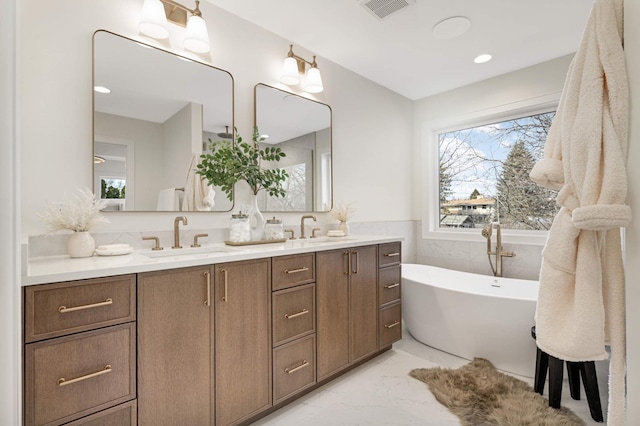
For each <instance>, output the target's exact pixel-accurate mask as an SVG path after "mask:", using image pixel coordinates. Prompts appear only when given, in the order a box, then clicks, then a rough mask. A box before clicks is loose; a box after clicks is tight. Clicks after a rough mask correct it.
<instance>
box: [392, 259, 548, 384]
mask: <svg viewBox="0 0 640 426" xmlns="http://www.w3.org/2000/svg"><path fill="white" fill-rule="evenodd" d="M537 298H538V282H537V281H527V280H519V279H511V278H499V277H492V276H486V275H476V274H470V273H467V272H459V271H453V270H449V269H443V268H437V267H434V266H428V265H416V264H403V265H402V310H403V317H404V321H405V325H406V328H407V331H408V332H409V333H410V334H411V335H412V336H413V337H414V338H415V339H416V340H418V341H420V342H422V343H424V344H425V345H428V346H431V347H433V348H436V349H440V350H442V351H444V352H448V353H450V354H453V355H457V356H459V357H462V358H466V359H469V360H472V359H473V358H474V357H480V358H485V359H488V360H489V361H491V362H492V363H493V365H495V366H496V368H498V369H500V370H503V371H508V372H511V373H515V374H519V375H522V376H527V377H532V376H533V374H534V371H535V359H536V345H535V341H534V340H533V339H532V338H531V326H532V325H533V324H534V313H535V307H536V300H537Z"/></svg>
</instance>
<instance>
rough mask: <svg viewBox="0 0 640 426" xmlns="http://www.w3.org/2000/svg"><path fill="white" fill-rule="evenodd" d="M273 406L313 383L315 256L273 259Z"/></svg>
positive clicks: (314, 382)
mask: <svg viewBox="0 0 640 426" xmlns="http://www.w3.org/2000/svg"><path fill="white" fill-rule="evenodd" d="M272 264H273V283H272V290H273V293H272V296H271V300H272V301H271V303H272V320H271V325H272V328H273V403H274V404H278V403H280V402H282V401H285V400H286V399H288V398H290V397H292V396H294V395H296V394H298V393H300V392H302V391H303V390H305V389H308V388H310V387H312V386H313V385H315V384H316V334H315V332H316V285H315V279H316V274H315V253H305V254H300V255H292V256H282V257H274V258H273V260H272Z"/></svg>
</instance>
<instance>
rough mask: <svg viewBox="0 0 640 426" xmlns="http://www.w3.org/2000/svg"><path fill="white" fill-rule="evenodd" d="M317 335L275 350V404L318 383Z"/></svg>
mask: <svg viewBox="0 0 640 426" xmlns="http://www.w3.org/2000/svg"><path fill="white" fill-rule="evenodd" d="M315 353H316V335H315V334H312V335H310V336H307V337H303V338H301V339H298V340H296V341H294V342H291V343H288V344H286V345H282V346H280V347H279V348H277V349H274V350H273V403H274V405H275V404H277V403H278V402H280V401H282V400H283V399H286V398H288V397H289V396H291V395H293V394H295V393H296V392H299V391H301V390H303V389H306V388H307V387H309V386H313V385H314V384H315V383H316V358H315Z"/></svg>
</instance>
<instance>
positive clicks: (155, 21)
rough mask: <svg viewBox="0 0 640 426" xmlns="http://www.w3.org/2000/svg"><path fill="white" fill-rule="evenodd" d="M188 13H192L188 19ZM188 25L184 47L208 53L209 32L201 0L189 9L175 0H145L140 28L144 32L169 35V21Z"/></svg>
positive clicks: (151, 34)
mask: <svg viewBox="0 0 640 426" xmlns="http://www.w3.org/2000/svg"><path fill="white" fill-rule="evenodd" d="M187 13H189V14H190V16H189V18H188V19H187ZM169 21H170V22H173V23H174V24H177V25H180V26H182V27H186V31H185V35H184V48H185V49H187V50H191V51H192V52H196V53H207V52H208V51H209V50H210V48H209V33H208V32H207V24H206V22H205V21H204V19H202V13H201V12H200V1H199V0H196V7H195V9H189V8H188V7H186V6H183V5H181V4H180V3H178V2H175V1H173V0H144V4H143V6H142V16H141V17H140V25H139V27H138V28H139V30H140V32H141V33H142V34H144V35H146V36H149V37H151V38H155V39H160V40H161V39H165V38H167V37H169V29H168V24H167V23H168V22H169Z"/></svg>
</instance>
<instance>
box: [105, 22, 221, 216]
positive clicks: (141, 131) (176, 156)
mask: <svg viewBox="0 0 640 426" xmlns="http://www.w3.org/2000/svg"><path fill="white" fill-rule="evenodd" d="M93 83H94V94H93V129H94V141H93V152H94V168H93V170H94V176H93V182H94V191H95V193H96V194H100V196H101V198H103V199H106V200H107V207H106V209H107V210H118V211H120V210H124V211H180V210H182V211H229V210H231V208H232V207H233V202H232V201H230V200H229V199H227V197H226V195H225V194H224V193H223V192H222V191H221V190H220V189H219V188H215V187H209V186H208V185H207V183H206V182H203V181H202V180H201V179H200V178H199V176H198V175H196V174H195V164H196V163H195V162H197V161H199V158H200V154H202V152H203V149H207V148H206V145H207V143H206V142H207V141H208V139H209V138H210V139H211V140H214V141H215V140H220V139H221V138H226V139H231V136H228V137H227V135H226V133H228V131H227V130H226V129H227V128H230V129H233V78H232V77H231V74H229V73H228V72H226V71H223V70H221V69H218V68H214V67H212V66H209V65H206V64H202V63H199V62H195V61H192V60H190V59H187V58H184V57H181V56H178V55H175V54H173V53H170V52H167V51H164V50H160V49H157V48H155V47H152V46H148V45H145V44H143V43H139V42H137V41H134V40H131V39H128V38H126V37H122V36H119V35H116V34H113V33H110V32H108V31H103V30H100V31H96V32H95V34H94V36H93ZM97 86H101V87H104V88H106V89H108V91H109V93H103V92H105V91H106V90H102V92H100V91H98V89H95V87H97Z"/></svg>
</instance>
